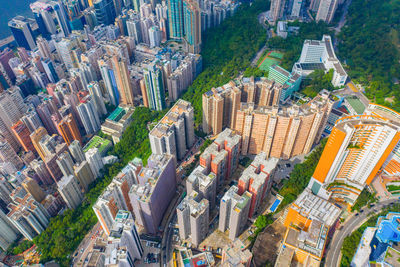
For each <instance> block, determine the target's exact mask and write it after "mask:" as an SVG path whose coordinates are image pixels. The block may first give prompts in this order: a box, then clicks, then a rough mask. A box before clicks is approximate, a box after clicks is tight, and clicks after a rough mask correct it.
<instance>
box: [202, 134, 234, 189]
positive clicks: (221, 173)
mask: <svg viewBox="0 0 400 267" xmlns="http://www.w3.org/2000/svg"><path fill="white" fill-rule="evenodd" d="M241 141H242V138H241V136H240V135H238V134H234V133H233V131H232V130H231V129H229V128H226V129H225V130H224V131H223V132H222V133H220V134H219V135H218V137H217V138H216V139H215V140H214V143H212V144H211V145H210V146H208V147H207V148H206V149H205V150H204V152H203V153H202V154H201V155H200V165H201V166H203V167H204V168H205V169H206V172H212V173H214V174H215V175H216V179H217V185H218V186H221V185H222V184H223V182H224V180H225V179H228V178H230V177H231V175H232V174H233V172H234V171H235V170H236V168H237V165H238V162H239V154H240V146H241Z"/></svg>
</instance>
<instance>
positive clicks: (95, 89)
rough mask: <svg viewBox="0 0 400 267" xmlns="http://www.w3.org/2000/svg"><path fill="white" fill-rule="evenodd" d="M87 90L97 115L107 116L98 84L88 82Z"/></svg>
mask: <svg viewBox="0 0 400 267" xmlns="http://www.w3.org/2000/svg"><path fill="white" fill-rule="evenodd" d="M87 88H88V90H89V92H90V95H91V96H92V98H93V100H94V103H95V106H96V110H97V113H98V114H99V115H105V114H107V109H106V105H105V104H104V99H103V94H102V93H101V88H100V86H99V83H98V82H90V83H89V84H88V85H87Z"/></svg>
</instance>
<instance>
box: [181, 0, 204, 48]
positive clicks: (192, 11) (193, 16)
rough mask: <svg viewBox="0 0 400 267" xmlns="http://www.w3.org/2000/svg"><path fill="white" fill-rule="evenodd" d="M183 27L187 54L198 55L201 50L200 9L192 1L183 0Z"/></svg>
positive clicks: (197, 4)
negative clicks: (187, 47)
mask: <svg viewBox="0 0 400 267" xmlns="http://www.w3.org/2000/svg"><path fill="white" fill-rule="evenodd" d="M182 7H183V25H184V33H185V40H186V42H187V44H188V46H189V49H188V51H189V53H193V54H199V53H200V49H201V9H200V6H199V3H198V2H197V1H193V0H183V3H182Z"/></svg>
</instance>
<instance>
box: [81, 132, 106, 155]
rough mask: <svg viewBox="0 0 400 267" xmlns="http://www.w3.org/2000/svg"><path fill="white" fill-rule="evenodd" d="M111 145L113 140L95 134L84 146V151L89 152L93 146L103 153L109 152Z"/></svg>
mask: <svg viewBox="0 0 400 267" xmlns="http://www.w3.org/2000/svg"><path fill="white" fill-rule="evenodd" d="M110 147H111V141H110V140H108V139H105V138H101V137H100V136H98V135H95V136H93V137H92V139H90V141H89V142H88V143H87V144H86V145H85V146H84V148H83V152H85V153H86V152H87V151H88V150H89V149H91V148H97V149H98V150H99V153H100V154H101V155H104V154H105V153H107V150H108V149H109V148H110Z"/></svg>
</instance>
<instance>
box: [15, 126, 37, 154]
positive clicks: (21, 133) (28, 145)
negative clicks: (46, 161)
mask: <svg viewBox="0 0 400 267" xmlns="http://www.w3.org/2000/svg"><path fill="white" fill-rule="evenodd" d="M11 129H12V131H13V133H14V135H15V136H16V137H17V140H18V141H19V143H20V144H21V145H22V147H23V149H24V150H25V151H26V152H28V151H32V152H36V150H35V147H34V146H33V144H32V140H31V137H30V135H31V132H30V131H29V129H28V127H26V125H25V124H24V123H23V122H22V121H21V120H19V121H18V122H17V123H16V124H14V125H13V126H12V127H11Z"/></svg>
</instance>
